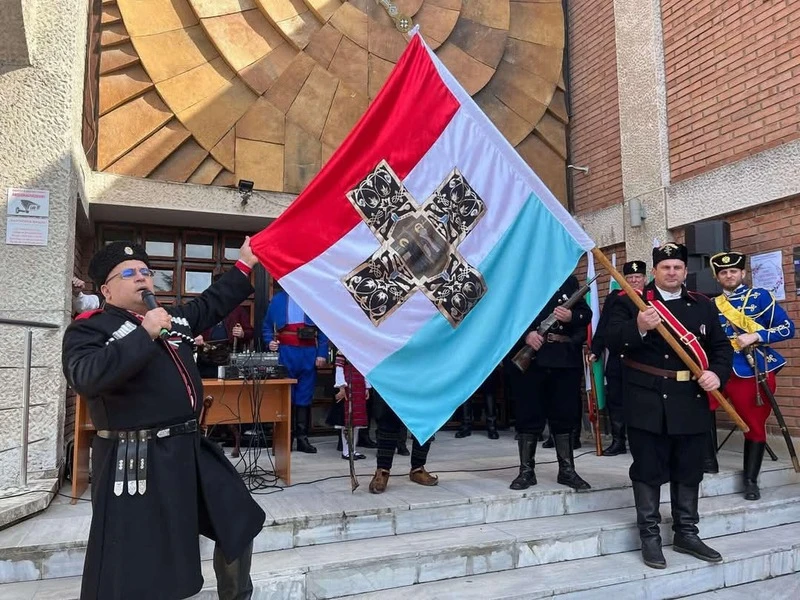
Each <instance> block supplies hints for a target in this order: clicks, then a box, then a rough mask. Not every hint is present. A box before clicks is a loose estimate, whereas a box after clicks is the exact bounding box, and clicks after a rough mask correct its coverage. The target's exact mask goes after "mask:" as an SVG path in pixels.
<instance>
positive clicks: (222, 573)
mask: <svg viewBox="0 0 800 600" xmlns="http://www.w3.org/2000/svg"><path fill="white" fill-rule="evenodd" d="M252 559H253V542H250V545H249V546H247V548H245V549H244V552H242V554H241V556H239V558H236V559H234V560H233V561H232V562H228V561H226V560H225V555H224V554H223V553H222V550H221V549H220V547H219V544H215V545H214V560H213V563H214V573H215V574H216V576H217V595H218V596H219V598H220V600H249V599H250V598H252V597H253V580H252V579H250V564H251V562H252Z"/></svg>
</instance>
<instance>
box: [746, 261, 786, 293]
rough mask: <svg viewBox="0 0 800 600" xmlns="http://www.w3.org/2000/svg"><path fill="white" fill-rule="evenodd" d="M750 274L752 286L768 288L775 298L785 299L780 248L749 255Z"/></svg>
mask: <svg viewBox="0 0 800 600" xmlns="http://www.w3.org/2000/svg"><path fill="white" fill-rule="evenodd" d="M750 275H751V277H752V279H753V287H760V288H764V289H767V290H769V291H770V292H772V295H773V296H775V299H776V300H785V299H786V291H785V289H784V283H785V281H784V278H783V252H782V251H781V250H775V251H774V252H765V253H764V254H754V255H753V256H751V257H750Z"/></svg>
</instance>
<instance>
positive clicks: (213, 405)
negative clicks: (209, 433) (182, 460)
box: [201, 379, 297, 485]
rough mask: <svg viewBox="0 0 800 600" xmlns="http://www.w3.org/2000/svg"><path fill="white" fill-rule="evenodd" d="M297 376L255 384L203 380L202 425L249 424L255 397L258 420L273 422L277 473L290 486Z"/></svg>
mask: <svg viewBox="0 0 800 600" xmlns="http://www.w3.org/2000/svg"><path fill="white" fill-rule="evenodd" d="M293 383H297V380H296V379H263V380H261V381H258V382H257V383H256V384H255V386H254V385H253V382H252V381H243V380H241V379H203V395H204V397H205V399H206V402H205V405H206V408H205V411H204V413H203V419H202V422H201V425H202V426H203V427H207V426H209V425H221V424H230V425H233V424H238V423H250V422H252V421H253V417H254V410H255V409H254V402H253V401H254V400H257V403H258V408H259V411H258V418H257V419H256V420H257V421H258V422H259V423H274V428H273V431H272V450H273V454H274V455H275V474H276V475H277V476H278V477H280V478H281V479H283V480H284V481H285V482H286V485H291V483H292V480H291V463H292V452H291V449H292V384H293Z"/></svg>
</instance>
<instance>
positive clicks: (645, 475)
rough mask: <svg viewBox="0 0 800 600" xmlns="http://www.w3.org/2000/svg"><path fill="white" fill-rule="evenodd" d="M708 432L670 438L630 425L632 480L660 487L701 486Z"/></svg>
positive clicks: (664, 434) (629, 440)
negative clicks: (679, 484) (674, 485)
mask: <svg viewBox="0 0 800 600" xmlns="http://www.w3.org/2000/svg"><path fill="white" fill-rule="evenodd" d="M707 436H708V434H707V433H696V434H690V435H669V434H667V433H653V432H651V431H645V430H644V429H637V428H635V427H631V426H628V443H629V444H630V449H631V454H632V455H633V464H632V465H631V468H630V477H631V481H640V482H642V483H646V484H647V485H651V486H660V485H662V484H664V483H667V482H668V481H672V482H675V483H681V484H683V485H688V486H694V485H699V483H700V482H701V481H702V480H703V457H704V456H705V448H706V440H707Z"/></svg>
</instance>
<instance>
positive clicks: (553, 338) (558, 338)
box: [545, 333, 572, 344]
mask: <svg viewBox="0 0 800 600" xmlns="http://www.w3.org/2000/svg"><path fill="white" fill-rule="evenodd" d="M545 340H547V341H548V342H560V343H562V344H566V343H567V342H571V341H572V338H571V337H569V336H568V335H561V334H560V333H548V334H547V335H546V336H545Z"/></svg>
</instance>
